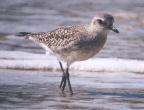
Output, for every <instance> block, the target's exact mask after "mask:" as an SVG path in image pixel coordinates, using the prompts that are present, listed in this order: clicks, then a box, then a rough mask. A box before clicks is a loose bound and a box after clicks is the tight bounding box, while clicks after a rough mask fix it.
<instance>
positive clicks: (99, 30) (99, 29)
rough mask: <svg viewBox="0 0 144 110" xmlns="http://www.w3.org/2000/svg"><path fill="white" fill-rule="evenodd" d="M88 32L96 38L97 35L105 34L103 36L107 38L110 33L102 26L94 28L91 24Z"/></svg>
mask: <svg viewBox="0 0 144 110" xmlns="http://www.w3.org/2000/svg"><path fill="white" fill-rule="evenodd" d="M87 31H88V32H89V33H92V34H93V35H94V36H95V35H97V34H103V35H105V36H107V34H108V33H109V30H107V29H104V28H103V27H101V26H94V25H91V24H90V25H89V26H88V28H87Z"/></svg>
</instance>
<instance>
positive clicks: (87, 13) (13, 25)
mask: <svg viewBox="0 0 144 110" xmlns="http://www.w3.org/2000/svg"><path fill="white" fill-rule="evenodd" d="M143 11H144V1H143V0H101V1H100V0H0V50H7V51H13V50H16V51H26V52H32V53H44V50H42V49H41V48H40V47H39V46H38V45H35V44H33V43H32V42H31V41H27V40H22V39H13V38H12V37H11V36H9V35H14V34H15V33H18V32H21V31H22V32H23V31H26V32H46V31H50V30H52V29H55V28H56V27H58V26H63V25H73V24H82V23H89V22H90V20H91V19H92V18H93V17H94V16H95V15H96V14H97V13H98V12H108V13H111V14H112V15H113V16H114V17H115V26H116V27H117V28H118V29H119V31H120V34H115V33H112V32H111V34H110V35H109V37H108V41H107V43H106V45H105V47H104V49H103V50H102V51H101V52H100V53H99V54H98V55H97V57H105V58H109V57H110V58H113V57H114V58H124V59H138V60H144V52H143V51H144V13H143ZM7 36H8V37H7ZM6 37H7V38H6Z"/></svg>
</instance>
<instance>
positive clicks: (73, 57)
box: [19, 14, 119, 93]
mask: <svg viewBox="0 0 144 110" xmlns="http://www.w3.org/2000/svg"><path fill="white" fill-rule="evenodd" d="M113 22H114V18H113V16H112V15H110V14H99V15H97V16H95V17H94V18H93V19H92V21H91V22H90V24H87V25H75V26H63V27H59V28H57V29H55V30H52V31H49V32H39V33H28V32H21V33H20V35H19V36H24V37H25V38H28V39H30V40H32V41H34V42H36V43H38V44H40V45H41V46H42V47H43V48H44V49H45V50H46V52H47V51H50V52H52V53H53V54H54V55H55V56H56V57H57V58H58V60H59V64H60V67H61V70H62V72H63V77H62V80H61V83H60V86H59V87H60V89H61V90H62V91H64V89H65V86H66V81H67V83H68V86H69V90H70V92H71V93H73V92H72V88H71V84H70V80H69V66H70V64H72V63H73V62H75V61H81V60H87V59H89V58H91V57H93V56H94V55H95V54H97V53H98V52H99V51H100V50H101V49H102V47H103V46H104V44H105V42H106V39H107V34H108V32H109V30H112V31H114V32H116V33H119V31H118V30H117V29H115V28H114V27H113ZM61 60H63V61H65V62H66V63H67V68H66V71H65V70H64V69H63V66H62V63H61Z"/></svg>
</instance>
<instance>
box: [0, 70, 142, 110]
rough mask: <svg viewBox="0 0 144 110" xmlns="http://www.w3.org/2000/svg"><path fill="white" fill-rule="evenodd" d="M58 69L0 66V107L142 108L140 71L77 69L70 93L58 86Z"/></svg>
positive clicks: (19, 109) (29, 109) (13, 109)
mask: <svg viewBox="0 0 144 110" xmlns="http://www.w3.org/2000/svg"><path fill="white" fill-rule="evenodd" d="M60 77H61V73H59V72H40V71H39V72H36V71H17V70H11V71H9V70H0V110H45V109H48V110H63V109H66V110H144V85H143V84H144V80H143V79H144V75H143V74H137V73H103V72H101V73H93V74H92V73H83V72H81V73H79V75H73V74H72V77H71V82H72V86H73V90H74V95H73V96H71V95H70V94H69V91H68V90H66V91H65V94H61V93H60V92H59V89H58V85H59V82H60V79H61V78H60Z"/></svg>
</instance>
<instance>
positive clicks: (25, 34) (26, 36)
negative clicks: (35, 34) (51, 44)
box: [16, 32, 31, 38]
mask: <svg viewBox="0 0 144 110" xmlns="http://www.w3.org/2000/svg"><path fill="white" fill-rule="evenodd" d="M30 34H31V33H30V32H19V33H17V34H16V36H18V37H25V38H28V36H29V35H30Z"/></svg>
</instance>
